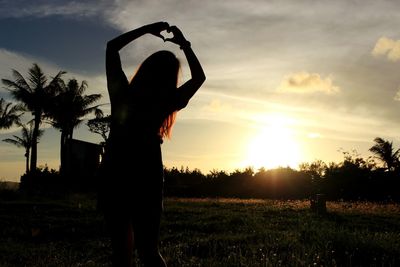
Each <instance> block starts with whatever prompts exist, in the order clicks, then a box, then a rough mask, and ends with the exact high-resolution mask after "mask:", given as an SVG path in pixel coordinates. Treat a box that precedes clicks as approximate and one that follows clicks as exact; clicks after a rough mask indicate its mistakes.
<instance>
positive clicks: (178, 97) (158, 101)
mask: <svg viewBox="0 0 400 267" xmlns="http://www.w3.org/2000/svg"><path fill="white" fill-rule="evenodd" d="M164 30H167V31H168V32H172V34H173V37H172V38H169V39H166V40H164V41H170V42H172V43H175V44H177V45H179V46H180V48H181V49H182V50H183V52H184V54H185V56H186V59H187V62H188V65H189V68H190V72H191V79H190V80H188V81H187V82H186V83H184V84H183V85H182V86H180V87H179V88H177V81H178V71H179V69H180V63H179V61H178V59H177V58H176V56H175V55H174V54H173V53H171V52H169V51H164V50H163V51H158V52H156V53H154V54H152V55H151V56H149V57H148V58H147V59H146V60H145V61H144V62H143V63H142V64H141V66H140V67H139V69H138V70H137V72H136V74H135V76H134V77H133V78H132V80H131V81H128V79H127V78H126V76H125V74H124V72H123V70H122V67H121V60H120V57H119V50H121V49H122V48H123V47H124V46H126V45H127V44H129V43H130V42H132V41H133V40H135V39H136V38H138V37H140V36H142V35H144V34H147V33H150V34H153V35H154V36H157V37H160V38H161V39H164V37H163V36H162V35H161V34H160V33H161V32H162V31H164ZM106 74H107V86H108V92H109V96H110V100H111V129H110V135H109V139H108V141H107V145H106V151H105V155H104V158H103V161H102V169H101V176H102V177H103V178H102V180H103V188H102V190H101V193H100V195H99V203H100V207H102V208H103V210H104V215H105V216H104V217H105V221H106V225H107V228H108V230H109V231H110V235H111V241H112V249H113V256H112V261H113V266H130V265H131V258H132V252H133V244H134V245H135V248H136V249H137V251H138V253H139V257H140V259H141V261H142V262H143V263H144V265H145V266H152V267H153V266H166V265H165V261H164V259H163V258H162V256H161V255H160V253H159V249H158V242H159V227H160V219H161V213H162V208H163V203H162V198H163V162H162V157H161V143H162V140H163V138H165V137H170V134H171V128H172V125H173V123H174V120H175V115H176V112H177V111H178V110H180V109H182V108H184V107H185V106H186V105H187V103H188V101H189V99H190V98H191V97H192V96H193V95H194V94H195V93H196V91H197V90H198V89H199V88H200V86H201V85H202V84H203V82H204V81H205V75H204V72H203V69H202V67H201V65H200V63H199V61H198V59H197V57H196V55H195V54H194V52H193V51H192V49H191V46H190V42H189V41H187V40H186V39H185V38H184V36H183V34H182V32H181V31H180V30H179V29H178V28H177V27H176V26H169V24H168V23H166V22H157V23H154V24H149V25H145V26H142V27H140V28H138V29H135V30H132V31H129V32H127V33H124V34H122V35H120V36H118V37H116V38H115V39H113V40H111V41H109V42H108V43H107V51H106ZM132 233H133V235H132Z"/></svg>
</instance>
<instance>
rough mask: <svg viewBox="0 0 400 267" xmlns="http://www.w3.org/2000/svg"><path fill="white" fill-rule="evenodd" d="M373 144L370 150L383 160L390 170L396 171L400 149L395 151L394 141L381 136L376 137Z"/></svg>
mask: <svg viewBox="0 0 400 267" xmlns="http://www.w3.org/2000/svg"><path fill="white" fill-rule="evenodd" d="M374 142H375V145H373V146H372V147H371V148H370V149H369V151H371V152H372V153H374V154H375V155H376V157H377V158H378V159H379V160H381V161H382V162H383V163H384V165H385V167H386V169H387V170H388V171H394V170H395V169H396V166H397V165H398V163H399V156H400V149H397V150H396V151H394V148H393V143H392V142H389V141H386V140H384V139H382V138H380V137H376V138H375V139H374Z"/></svg>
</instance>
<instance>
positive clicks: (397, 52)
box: [372, 37, 400, 62]
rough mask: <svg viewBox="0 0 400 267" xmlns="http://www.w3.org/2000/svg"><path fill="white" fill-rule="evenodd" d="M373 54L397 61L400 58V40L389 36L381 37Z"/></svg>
mask: <svg viewBox="0 0 400 267" xmlns="http://www.w3.org/2000/svg"><path fill="white" fill-rule="evenodd" d="M372 55H374V56H376V57H378V56H385V57H387V59H388V60H390V61H393V62H396V61H398V60H400V40H393V39H390V38H387V37H381V38H379V40H378V41H377V42H376V44H375V47H374V49H373V50H372Z"/></svg>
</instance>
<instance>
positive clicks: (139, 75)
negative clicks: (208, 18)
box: [130, 50, 180, 138]
mask: <svg viewBox="0 0 400 267" xmlns="http://www.w3.org/2000/svg"><path fill="white" fill-rule="evenodd" d="M179 70H180V62H179V60H178V59H177V58H176V56H175V55H174V54H173V53H172V52H170V51H166V50H161V51H158V52H155V53H154V54H152V55H150V56H149V57H148V58H147V59H146V60H145V61H143V63H142V64H141V65H140V67H139V69H138V70H137V72H136V74H135V76H134V77H133V78H132V80H131V83H130V85H131V86H133V87H135V90H136V89H138V90H145V92H143V93H144V94H145V95H148V96H149V97H152V96H153V97H159V96H162V95H165V94H168V92H172V91H175V90H176V89H177V84H178V74H179ZM176 113H177V112H176V111H175V112H172V113H171V114H166V115H167V117H166V118H165V119H164V121H163V123H162V124H161V127H160V129H159V135H160V136H161V138H164V137H167V138H171V132H172V126H173V125H174V122H175V118H176Z"/></svg>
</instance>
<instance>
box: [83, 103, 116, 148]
mask: <svg viewBox="0 0 400 267" xmlns="http://www.w3.org/2000/svg"><path fill="white" fill-rule="evenodd" d="M110 124H111V116H110V115H107V116H104V114H103V112H102V111H101V110H100V109H98V110H96V117H95V118H94V119H91V120H88V122H87V123H86V125H87V126H88V127H89V131H90V132H92V133H96V134H99V135H100V136H101V137H102V138H103V140H104V142H102V145H104V144H105V143H106V142H107V139H108V133H109V132H110Z"/></svg>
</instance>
